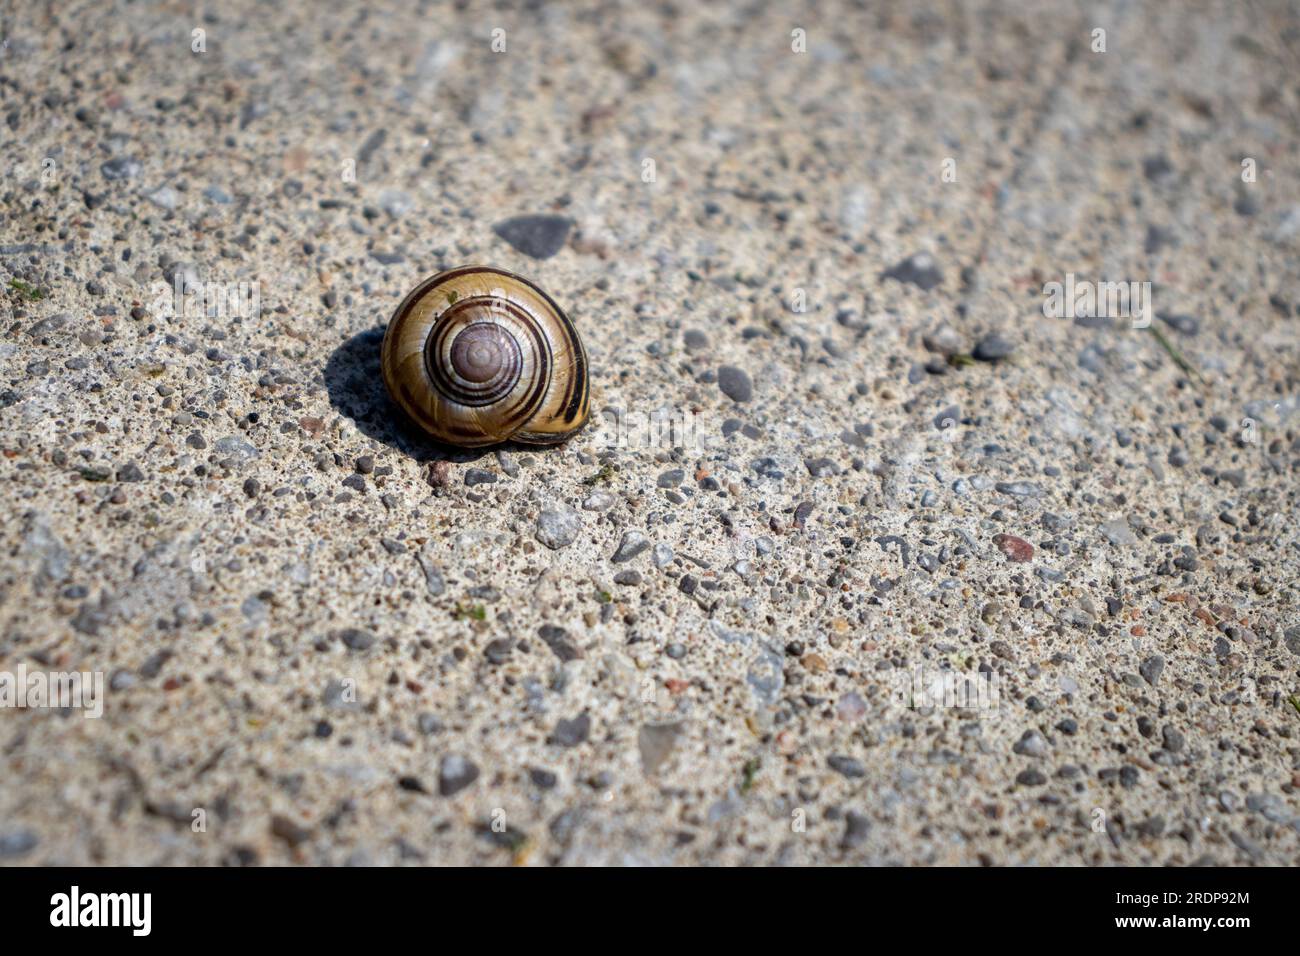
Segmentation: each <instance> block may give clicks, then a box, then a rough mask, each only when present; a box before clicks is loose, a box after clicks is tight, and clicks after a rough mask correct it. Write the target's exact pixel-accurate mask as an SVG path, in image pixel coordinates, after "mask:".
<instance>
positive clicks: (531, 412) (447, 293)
mask: <svg viewBox="0 0 1300 956" xmlns="http://www.w3.org/2000/svg"><path fill="white" fill-rule="evenodd" d="M380 368H381V369H382V371H383V376H384V384H385V385H386V386H387V388H388V393H389V394H390V395H391V396H392V397H393V400H394V401H395V402H396V403H397V404H398V405H399V406H400V407H401V408H402V410H403V411H404V412H405V413H406V414H407V415H408V416H409V417H410V418H411V419H412V420H413V421H414V422H415V423H416V424H417V425H419V426H420V427H421V428H423V429H424V430H425V431H426V432H428V433H429V434H430V435H432V436H433V437H434V438H437V439H438V440H440V441H443V442H447V443H448V444H452V445H460V446H463V447H471V448H472V447H476V446H480V445H491V444H495V443H497V442H501V441H506V440H513V441H518V442H525V443H528V444H536V445H550V444H555V443H557V442H562V441H564V440H565V439H567V438H569V437H570V436H571V435H573V434H574V433H576V432H577V431H578V430H579V429H581V428H582V426H583V425H585V424H586V422H587V416H588V402H589V399H588V383H587V354H586V351H585V350H584V349H583V346H582V341H581V340H580V339H579V338H578V333H577V330H576V329H575V328H574V327H573V323H572V322H570V321H569V318H568V317H567V316H566V315H565V314H564V312H563V311H562V310H561V309H560V307H559V306H558V305H556V304H555V300H554V299H552V298H551V297H550V296H549V295H547V294H546V293H545V292H543V291H542V290H541V289H540V288H539V287H538V286H537V285H535V284H534V283H532V282H530V281H529V280H527V279H525V278H523V277H522V276H518V275H515V274H514V273H511V272H505V271H503V270H500V269H493V268H490V267H487V266H465V267H463V268H460V269H452V270H449V271H447V272H442V273H439V274H438V275H435V276H431V277H430V278H428V279H425V280H424V281H423V282H421V283H420V284H419V285H418V286H416V287H415V289H413V290H412V291H411V292H410V294H409V295H407V296H406V298H405V299H404V300H402V304H401V305H399V306H398V307H397V311H396V312H395V313H394V314H393V318H392V321H391V322H389V323H388V331H387V332H386V333H385V334H384V344H383V350H382V353H381V355H380Z"/></svg>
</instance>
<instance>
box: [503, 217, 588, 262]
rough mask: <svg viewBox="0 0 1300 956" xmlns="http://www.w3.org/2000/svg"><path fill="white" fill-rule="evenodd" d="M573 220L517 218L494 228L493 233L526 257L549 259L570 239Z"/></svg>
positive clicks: (562, 218)
mask: <svg viewBox="0 0 1300 956" xmlns="http://www.w3.org/2000/svg"><path fill="white" fill-rule="evenodd" d="M572 227H573V220H571V219H566V218H565V217H564V216H551V215H534V216H515V217H514V218H512V219H505V220H502V221H501V222H498V223H497V224H496V225H494V226H493V227H492V231H493V232H495V233H496V234H497V235H498V236H500V237H501V238H502V239H504V240H505V241H506V242H508V243H510V245H512V246H514V247H515V248H516V249H518V250H519V251H520V252H522V253H523V254H524V255H526V256H532V257H533V258H534V259H549V258H551V256H553V255H555V254H556V253H557V252H559V251H560V250H561V249H563V248H564V243H565V241H566V240H568V238H569V230H570V229H571V228H572Z"/></svg>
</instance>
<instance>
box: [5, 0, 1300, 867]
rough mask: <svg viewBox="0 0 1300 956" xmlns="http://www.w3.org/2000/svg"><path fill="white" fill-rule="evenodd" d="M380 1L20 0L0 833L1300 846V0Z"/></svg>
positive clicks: (318, 858) (739, 847)
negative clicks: (530, 340) (416, 378)
mask: <svg viewBox="0 0 1300 956" xmlns="http://www.w3.org/2000/svg"><path fill="white" fill-rule="evenodd" d="M366 6H367V8H368V9H367V10H366V11H362V10H358V9H353V8H351V7H350V6H348V5H344V4H342V3H325V4H285V5H283V7H282V9H273V8H268V7H265V6H263V5H261V4H257V3H252V2H245V0H236V2H230V3H222V4H208V5H206V7H204V6H202V5H201V6H200V7H198V8H197V10H198V11H199V12H198V13H197V14H196V13H195V12H193V11H192V10H191V9H190V5H188V4H178V3H95V4H91V3H80V4H41V5H37V4H19V5H18V8H17V9H15V8H14V7H12V6H11V7H10V8H9V9H8V10H6V11H3V12H2V13H0V16H2V17H3V19H2V20H0V34H2V36H0V44H2V45H0V112H2V113H3V116H2V117H0V119H3V122H2V123H0V167H3V169H4V170H5V173H6V175H5V178H4V181H3V185H2V186H0V195H2V196H3V203H2V204H0V283H3V284H4V288H3V290H2V291H0V296H2V297H3V302H4V314H5V324H4V339H3V344H0V378H2V379H3V381H0V405H3V409H2V411H0V448H2V450H3V454H4V458H3V465H0V476H3V482H4V496H3V498H4V504H3V506H0V526H2V528H3V549H2V552H0V619H2V620H3V629H2V631H0V671H7V672H11V673H12V672H16V669H17V668H18V667H19V666H20V665H21V666H23V667H25V668H27V669H28V670H29V671H54V672H60V671H65V672H66V671H84V672H88V673H91V674H95V673H98V674H100V675H102V676H103V677H104V679H105V680H106V690H105V692H104V695H105V696H104V699H103V705H104V713H103V716H102V717H101V718H98V719H94V718H88V717H86V716H85V715H84V713H83V712H82V711H81V710H79V709H77V708H71V709H58V708H35V707H27V708H21V709H20V708H7V709H4V710H0V862H3V863H9V864H35V863H74V864H85V863H89V864H95V863H103V864H144V863H162V864H194V863H204V864H216V863H234V864H248V863H279V864H283V863H290V862H293V863H302V864H331V865H332V864H343V863H354V864H399V863H425V864H443V863H460V864H466V863H472V864H507V863H512V862H513V863H517V864H529V865H546V864H567V865H572V864H592V863H600V864H635V863H648V864H699V863H709V864H757V863H763V864H766V863H792V864H798V863H873V864H883V863H904V864H934V863H943V864H971V865H979V864H985V865H988V864H1025V863H1031V864H1111V863H1127V864H1175V865H1181V864H1191V863H1216V864H1251V863H1257V864H1274V865H1276V864H1295V863H1296V862H1297V858H1298V854H1300V833H1298V832H1297V831H1298V830H1300V805H1298V803H1297V796H1296V792H1297V787H1298V786H1300V746H1297V733H1298V732H1300V710H1298V706H1300V702H1298V701H1297V700H1296V698H1295V697H1294V695H1296V694H1297V693H1298V692H1300V687H1298V686H1297V685H1298V683H1300V614H1298V612H1297V581H1298V573H1297V569H1298V567H1300V552H1298V550H1297V548H1298V544H1297V542H1298V536H1297V530H1296V516H1297V507H1296V506H1297V476H1298V475H1300V440H1298V439H1300V417H1297V416H1296V415H1295V414H1294V412H1295V409H1296V405H1297V395H1298V394H1300V347H1298V337H1297V325H1298V324H1300V284H1298V282H1297V280H1298V279H1300V258H1298V252H1300V184H1298V183H1297V176H1296V165H1295V157H1296V155H1297V151H1298V149H1300V128H1298V125H1297V117H1300V89H1298V88H1297V87H1296V84H1295V83H1294V78H1295V76H1296V75H1297V63H1298V61H1300V57H1298V53H1300V16H1298V15H1297V8H1296V5H1295V4H1293V3H1282V2H1261V3H1251V4H1240V3H1236V2H1228V0H1221V2H1219V0H1215V2H1211V0H1204V2H1191V3H1183V4H1139V3H1118V2H1117V3H1088V4H1071V3H1032V2H1025V3H1007V4H985V3H976V2H958V0H953V2H918V3H898V4H886V3H860V4H859V3H819V4H813V5H810V6H809V7H808V8H807V10H806V11H805V12H802V13H792V12H790V11H788V10H786V9H785V6H786V5H777V4H771V5H765V4H757V3H746V4H739V3H737V4H680V3H661V4H643V3H603V4H599V5H594V6H585V7H583V6H579V5H568V4H564V5H554V6H552V5H542V4H521V5H520V4H504V5H498V4H492V5H489V4H478V3H455V4H423V5H420V8H419V9H418V11H416V10H412V9H409V7H408V5H406V4H397V3H390V2H380V3H376V4H367V5H366ZM1096 28H1101V29H1104V30H1105V31H1106V34H1105V51H1104V52H1101V51H1100V50H1096V51H1095V50H1094V44H1095V40H1094V34H1093V31H1094V29H1096ZM196 30H201V31H203V32H202V33H201V34H197V33H195V32H194V31H196ZM495 31H504V32H501V33H498V32H495ZM794 31H803V33H802V35H801V34H799V33H796V32H794ZM801 39H803V40H804V41H805V42H806V52H795V50H794V47H796V46H799V45H800V41H801ZM494 44H495V46H496V49H494ZM503 44H504V49H502V45H503ZM647 160H652V161H653V163H647V162H646V161H647ZM948 160H951V161H952V162H950V163H949V162H946V161H948ZM1245 160H1249V161H1251V162H1247V163H1246V165H1244V166H1243V161H1245ZM1252 170H1253V172H1254V176H1253V177H1251V176H1250V171H1252ZM945 174H947V175H945ZM953 174H955V181H954V175H953ZM1243 174H1244V175H1245V176H1246V179H1247V180H1248V179H1251V178H1253V181H1246V180H1244V179H1243ZM529 215H540V216H549V217H559V219H558V220H557V219H546V220H538V221H535V222H534V226H535V228H533V227H530V228H527V229H520V228H517V227H509V226H504V225H503V223H506V222H507V221H508V220H510V219H512V218H514V217H518V216H529ZM503 235H505V236H508V237H510V238H511V240H512V241H513V242H514V243H515V245H512V243H511V242H510V241H507V239H506V238H503ZM516 245H519V246H522V247H523V248H522V249H521V248H516ZM528 250H531V251H532V252H534V253H537V254H538V256H530V255H528V254H527V251H528ZM552 253H553V254H552ZM539 256H540V257H539ZM473 262H484V263H490V264H494V265H498V266H501V267H504V268H507V269H512V270H515V271H519V272H522V273H524V274H526V275H528V276H530V277H532V278H534V279H535V280H536V281H538V282H540V283H541V284H542V285H543V286H544V287H545V288H546V289H547V290H548V291H550V292H551V294H552V295H553V296H554V297H555V298H556V299H557V300H558V301H559V302H560V303H561V304H562V305H563V306H564V307H566V308H567V309H568V310H569V312H570V314H571V316H572V318H573V319H574V321H575V322H576V323H577V325H578V327H579V329H580V330H581V331H582V334H583V336H584V339H585V342H586V347H587V350H588V352H589V355H590V358H591V363H592V373H593V401H592V405H593V408H595V409H600V410H602V418H601V421H600V423H599V427H595V426H593V427H592V428H590V429H588V431H586V432H584V433H583V434H582V435H581V436H579V437H578V438H576V439H574V440H573V441H571V442H569V443H568V445H566V446H564V447H562V448H558V449H554V450H542V451H537V450H529V449H522V448H509V449H504V450H503V453H502V454H500V455H498V454H496V453H495V452H494V451H489V452H487V453H474V454H460V453H456V452H451V451H449V450H446V449H436V448H433V447H430V446H429V445H428V444H427V443H425V442H423V441H422V440H421V439H420V438H419V436H418V435H416V434H414V433H413V432H412V431H411V430H410V429H409V428H408V427H406V426H405V425H403V424H402V423H400V422H398V421H397V420H396V419H395V416H394V412H393V409H392V406H390V405H389V404H388V402H387V400H386V398H385V396H384V395H383V392H382V386H381V385H380V384H379V379H378V366H377V355H378V343H379V339H380V336H381V335H382V329H383V326H384V323H385V322H386V321H387V318H388V316H389V315H390V314H391V312H392V310H393V308H394V307H395V305H396V304H397V303H398V301H399V300H400V299H401V297H402V295H403V294H404V293H405V292H406V291H407V290H408V289H409V288H410V287H412V286H413V285H414V284H415V283H417V282H418V281H419V280H420V279H421V278H423V277H424V276H426V275H428V274H430V273H432V272H434V271H436V270H439V269H441V268H444V267H450V266H454V265H460V264H465V263H473ZM178 276H179V279H178V278H177V277H178ZM1070 276H1072V277H1073V278H1072V279H1071V280H1070V281H1072V282H1073V281H1081V282H1099V281H1123V282H1137V283H1142V282H1150V283H1152V286H1151V290H1152V300H1151V303H1152V305H1153V309H1152V312H1153V314H1154V317H1153V318H1152V317H1151V316H1148V318H1151V323H1150V328H1145V327H1141V326H1142V325H1143V320H1142V318H1141V317H1140V316H1139V317H1137V321H1136V322H1135V321H1134V319H1133V318H1131V317H1128V316H1114V315H1109V316H1090V315H1082V316H1078V317H1076V318H1070V317H1068V316H1066V317H1056V316H1047V315H1045V314H1044V309H1043V306H1044V301H1045V294H1044V286H1045V285H1046V284H1048V283H1053V282H1060V283H1065V282H1066V281H1067V277H1070ZM195 283H207V285H206V286H196V285H195ZM241 283H242V284H243V287H242V292H243V293H244V295H243V297H242V298H241V297H239V296H238V295H236V297H235V299H234V301H233V303H232V302H231V301H229V300H227V301H226V302H225V303H224V304H223V305H222V306H221V307H220V308H218V307H217V300H216V298H215V297H214V296H213V295H212V294H211V293H212V290H214V289H216V288H217V287H220V288H221V289H222V290H223V291H226V290H229V291H231V292H234V293H240V292H241V287H240V284H241ZM178 284H179V287H180V288H182V289H186V288H189V289H191V290H195V289H200V288H202V289H206V290H207V291H208V292H209V295H208V303H209V304H210V305H211V306H212V309H211V313H212V314H205V311H204V308H203V307H202V306H200V305H195V302H196V301H197V300H198V298H199V297H198V296H197V295H191V296H190V299H189V303H188V308H187V307H186V302H185V301H182V302H180V303H179V304H180V306H181V308H179V309H177V308H176V307H175V306H176V303H175V302H173V301H172V299H173V297H172V296H171V295H170V294H169V293H168V291H167V290H168V289H175V288H176V287H177V285H178ZM1138 288H1140V286H1139V287H1138ZM254 292H255V293H256V294H255V295H254ZM1135 326H1136V327H1135ZM1175 356H1177V358H1175ZM1180 363H1181V364H1180ZM720 370H723V371H720ZM620 414H621V415H622V416H623V418H622V421H623V427H622V429H621V430H620V429H618V428H616V427H614V425H613V424H612V421H613V420H614V419H615V418H617V416H618V415H620ZM652 414H653V415H659V416H662V417H664V418H666V419H668V420H670V421H671V420H676V421H677V422H678V423H679V424H681V425H683V426H690V427H688V428H685V429H684V432H683V434H684V435H685V437H682V438H681V439H680V441H679V443H678V444H677V445H676V446H674V444H673V441H672V440H663V439H662V437H661V438H660V440H658V441H656V440H654V438H653V435H652V433H651V431H650V430H649V429H648V427H646V422H647V421H648V417H649V416H651V415H652ZM473 469H478V470H477V471H475V470H473ZM543 541H545V542H548V543H549V544H552V545H558V547H555V548H552V547H550V546H548V544H544V543H543ZM945 673H946V674H949V675H962V676H963V677H965V676H971V677H972V679H973V681H974V682H975V684H974V686H977V687H981V688H984V689H985V690H987V691H989V692H993V693H995V696H991V697H985V698H982V703H983V704H984V705H986V706H983V707H981V708H972V707H962V706H945V705H944V704H951V703H953V702H952V701H947V702H944V701H939V702H935V701H928V700H926V699H925V695H924V694H919V693H918V688H917V687H916V686H914V685H913V683H912V682H913V681H914V680H915V679H916V677H917V675H918V674H920V675H921V676H920V680H921V681H922V683H923V684H924V685H925V686H933V684H934V682H935V681H938V682H939V684H940V685H942V681H943V680H944V679H945V678H944V676H943V675H944V674H945Z"/></svg>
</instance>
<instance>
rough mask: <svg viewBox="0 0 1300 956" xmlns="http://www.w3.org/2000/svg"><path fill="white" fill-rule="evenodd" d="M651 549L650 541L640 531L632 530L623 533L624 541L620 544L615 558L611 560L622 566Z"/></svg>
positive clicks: (614, 555)
mask: <svg viewBox="0 0 1300 956" xmlns="http://www.w3.org/2000/svg"><path fill="white" fill-rule="evenodd" d="M649 547H650V539H649V538H647V537H646V536H645V535H644V534H642V533H641V532H640V531H637V530H635V529H631V530H628V531H624V532H623V540H622V541H620V542H619V544H618V550H616V551H615V552H614V554H613V556H612V557H611V558H610V560H611V561H612V562H614V563H615V564H622V563H623V562H624V561H631V560H632V559H633V558H635V557H636V556H637V555H639V554H642V553H643V552H645V551H646V550H648V549H649Z"/></svg>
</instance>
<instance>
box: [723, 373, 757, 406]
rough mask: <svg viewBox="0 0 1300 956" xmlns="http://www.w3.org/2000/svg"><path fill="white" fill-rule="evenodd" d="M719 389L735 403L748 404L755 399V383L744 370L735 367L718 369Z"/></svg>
mask: <svg viewBox="0 0 1300 956" xmlns="http://www.w3.org/2000/svg"><path fill="white" fill-rule="evenodd" d="M718 388H720V389H721V390H722V394H723V395H726V396H727V397H728V398H729V399H731V400H732V401H733V402H747V401H749V400H750V399H752V398H753V397H754V383H753V382H751V381H750V380H749V375H748V374H746V373H745V371H744V370H743V369H738V368H736V367H735V366H734V365H724V366H722V368H720V369H718Z"/></svg>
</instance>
